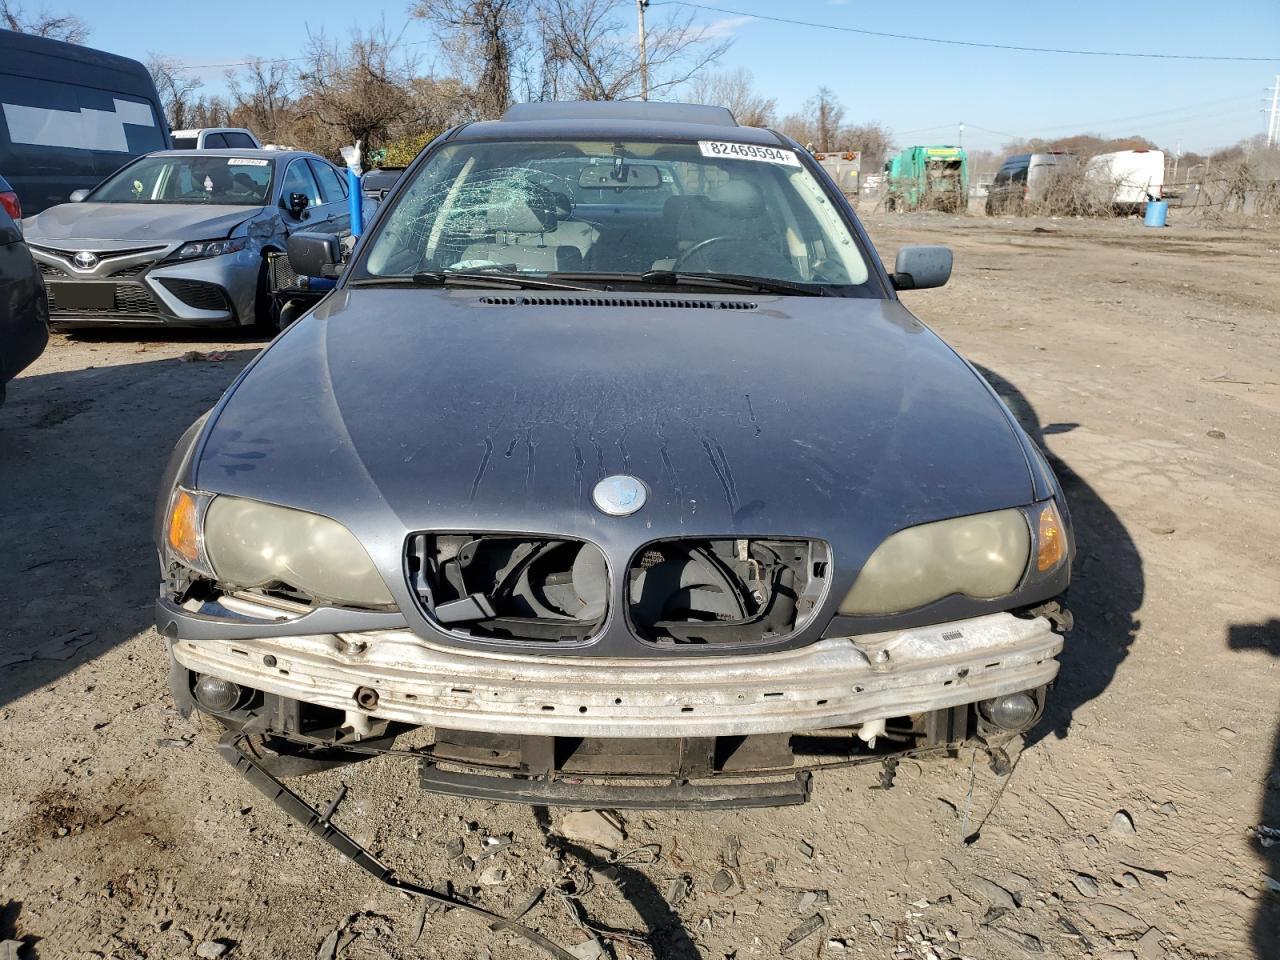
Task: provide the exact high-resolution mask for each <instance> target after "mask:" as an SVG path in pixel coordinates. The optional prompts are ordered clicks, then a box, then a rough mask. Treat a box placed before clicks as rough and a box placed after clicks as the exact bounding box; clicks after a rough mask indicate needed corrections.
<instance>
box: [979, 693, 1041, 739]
mask: <svg viewBox="0 0 1280 960" xmlns="http://www.w3.org/2000/svg"><path fill="white" fill-rule="evenodd" d="M978 710H979V711H980V712H981V713H982V716H983V718H984V719H986V720H987V721H989V722H990V723H993V724H995V725H996V726H997V727H999V728H1000V729H1001V730H1025V729H1026V728H1027V727H1029V726H1031V722H1032V721H1033V720H1035V718H1036V701H1035V699H1034V698H1033V697H1032V696H1031V694H1029V693H1009V694H1006V695H1005V696H1003V697H995V698H994V699H991V700H983V701H982V702H981V703H980V704H978Z"/></svg>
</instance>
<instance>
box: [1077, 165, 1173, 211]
mask: <svg viewBox="0 0 1280 960" xmlns="http://www.w3.org/2000/svg"><path fill="white" fill-rule="evenodd" d="M1084 172H1085V177H1087V178H1088V179H1089V181H1090V182H1092V183H1095V184H1097V185H1098V186H1099V187H1105V188H1107V189H1109V190H1111V191H1112V196H1111V202H1112V204H1113V205H1115V206H1116V207H1118V208H1119V209H1121V210H1125V211H1128V212H1137V211H1139V210H1141V209H1142V207H1143V206H1144V205H1145V204H1146V202H1147V200H1159V199H1160V198H1161V197H1162V196H1163V195H1164V151H1162V150H1117V151H1115V152H1114V153H1100V154H1098V155H1097V156H1096V157H1093V158H1092V159H1090V160H1089V162H1088V163H1087V164H1085V168H1084Z"/></svg>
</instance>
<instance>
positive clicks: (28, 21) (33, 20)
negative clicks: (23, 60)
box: [0, 0, 89, 43]
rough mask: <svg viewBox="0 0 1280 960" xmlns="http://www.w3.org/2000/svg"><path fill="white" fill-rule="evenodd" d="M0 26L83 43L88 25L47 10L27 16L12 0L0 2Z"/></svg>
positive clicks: (86, 35)
mask: <svg viewBox="0 0 1280 960" xmlns="http://www.w3.org/2000/svg"><path fill="white" fill-rule="evenodd" d="M0 26H3V27H4V28H5V29H6V30H13V31H15V32H16V33H30V34H33V35H34V36H37V37H49V38H50V39H53V40H64V41H66V42H67V43H84V42H85V40H87V39H88V38H89V25H88V24H87V23H85V22H84V20H82V19H81V18H80V17H78V16H76V15H75V14H71V13H66V14H54V13H49V12H48V11H47V10H41V11H40V12H39V13H32V14H28V13H27V12H26V11H25V10H24V9H23V7H22V4H20V3H15V2H13V0H0Z"/></svg>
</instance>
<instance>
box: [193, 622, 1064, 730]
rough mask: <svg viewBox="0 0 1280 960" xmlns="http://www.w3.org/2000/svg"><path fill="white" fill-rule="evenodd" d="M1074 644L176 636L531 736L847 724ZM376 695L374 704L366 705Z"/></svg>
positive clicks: (906, 638) (318, 684)
mask: <svg viewBox="0 0 1280 960" xmlns="http://www.w3.org/2000/svg"><path fill="white" fill-rule="evenodd" d="M1061 649H1062V637H1061V636H1059V635H1058V634H1056V633H1054V632H1053V631H1052V630H1051V629H1050V624H1049V621H1048V620H1046V619H1044V618H1042V617H1038V618H1035V619H1020V618H1018V617H1015V616H1013V615H1012V614H1008V613H997V614H992V615H989V616H983V617H976V618H974V619H971V620H959V621H954V622H952V623H946V624H940V625H937V626H930V627H918V628H915V629H911V630H904V631H900V632H896V633H882V634H871V635H866V636H859V637H852V638H830V639H826V640H820V641H818V642H817V643H814V644H811V645H809V646H807V647H802V648H800V649H797V650H788V651H784V652H780V653H766V654H744V655H742V656H724V657H698V658H690V657H680V658H671V659H659V658H653V659H604V658H592V657H556V656H527V655H511V654H500V653H490V652H483V651H474V650H462V649H457V648H449V647H441V646H436V645H432V644H429V643H427V642H426V641H424V640H423V639H422V638H421V637H419V636H417V635H416V634H414V633H412V632H411V631H409V630H403V629H400V630H377V631H367V632H361V633H347V634H327V635H316V636H298V637H272V638H269V639H265V638H264V639H253V640H184V639H181V638H178V639H176V640H171V641H170V650H171V653H172V656H173V657H174V658H175V659H176V660H177V661H178V663H180V664H181V665H182V666H184V667H186V668H188V669H189V670H193V671H195V672H197V673H201V674H212V675H213V676H216V677H222V678H224V679H227V680H233V681H235V682H236V683H239V684H241V685H243V686H246V687H252V688H254V689H256V690H262V691H266V692H268V693H273V694H277V695H280V696H284V697H289V698H292V699H295V700H301V701H304V702H306V703H313V704H319V705H321V706H325V707H330V708H333V709H336V710H344V711H351V710H357V709H360V708H359V707H358V706H357V705H356V700H355V694H356V691H357V690H358V689H361V688H366V689H372V690H373V691H376V693H377V698H376V706H374V707H373V708H372V709H371V710H369V711H367V712H368V713H369V715H370V716H372V717H380V718H384V719H388V720H398V721H402V722H405V723H411V724H416V725H425V726H433V727H444V728H449V729H458V730H472V731H479V732H484V733H500V734H501V733H506V734H522V735H527V736H570V737H581V736H592V737H711V736H741V735H746V734H759V733H788V732H795V731H801V730H820V729H824V728H828V727H843V726H849V725H853V724H860V723H864V722H867V721H872V720H879V719H883V718H888V717H898V716H906V715H909V714H916V713H923V712H927V711H932V710H940V709H943V708H946V707H954V706H959V705H961V704H965V703H972V702H975V701H978V700H985V699H988V698H990V697H996V696H1000V695H1002V694H1006V693H1014V692H1017V691H1020V690H1030V689H1034V688H1036V687H1039V686H1041V685H1043V684H1046V683H1048V682H1049V681H1051V680H1052V679H1053V678H1054V677H1055V676H1056V675H1057V672H1058V662H1057V660H1055V659H1054V658H1055V657H1056V655H1057V654H1058V653H1059V651H1060V650H1061ZM364 699H365V702H368V698H367V697H366V698H364Z"/></svg>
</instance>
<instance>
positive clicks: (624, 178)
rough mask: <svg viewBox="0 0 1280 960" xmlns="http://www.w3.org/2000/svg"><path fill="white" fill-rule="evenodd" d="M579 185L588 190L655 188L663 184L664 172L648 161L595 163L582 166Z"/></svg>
mask: <svg viewBox="0 0 1280 960" xmlns="http://www.w3.org/2000/svg"><path fill="white" fill-rule="evenodd" d="M578 186H579V187H584V188H585V189H587V190H609V189H628V190H636V189H639V190H653V189H655V188H657V187H660V186H662V174H660V173H659V172H658V168H657V167H655V166H653V165H652V164H648V163H611V164H607V163H594V164H591V165H590V166H587V167H583V168H582V173H580V174H578Z"/></svg>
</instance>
